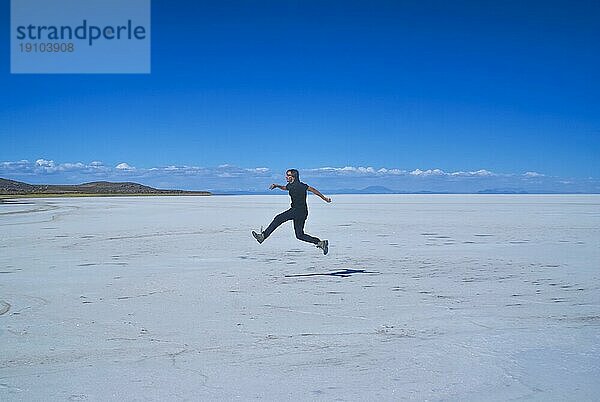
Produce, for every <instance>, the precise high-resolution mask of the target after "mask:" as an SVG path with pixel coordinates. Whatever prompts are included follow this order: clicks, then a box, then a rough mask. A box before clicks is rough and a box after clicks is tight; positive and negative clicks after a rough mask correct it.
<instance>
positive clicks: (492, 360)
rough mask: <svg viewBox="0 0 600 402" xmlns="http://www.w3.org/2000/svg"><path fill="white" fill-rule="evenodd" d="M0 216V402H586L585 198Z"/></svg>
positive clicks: (279, 202)
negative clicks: (299, 236)
mask: <svg viewBox="0 0 600 402" xmlns="http://www.w3.org/2000/svg"><path fill="white" fill-rule="evenodd" d="M333 198H334V202H333V203H332V204H325V203H322V202H321V201H320V200H319V199H317V198H316V197H311V199H310V200H309V206H310V211H311V212H310V216H309V219H308V221H307V225H306V231H307V233H309V234H312V235H315V236H318V237H321V238H327V239H329V240H330V253H329V255H327V256H323V255H322V253H320V250H318V249H316V248H315V247H313V246H312V245H309V244H307V243H301V242H299V241H297V240H296V239H295V238H294V235H293V229H292V225H291V223H287V224H285V225H284V226H282V227H280V228H279V229H278V230H277V231H276V232H275V233H274V234H273V235H272V237H271V238H269V239H268V240H267V241H266V242H265V243H263V244H262V245H259V244H258V243H256V241H255V240H254V239H253V238H252V236H251V235H250V230H252V229H259V228H260V225H264V226H265V227H266V225H267V224H268V223H269V222H270V220H271V219H272V217H273V216H274V215H275V214H276V213H279V212H281V211H283V210H285V209H286V208H287V206H288V203H289V198H288V197H287V196H285V195H282V196H228V197H226V196H214V197H140V198H137V197H133V198H129V197H124V198H73V199H36V200H29V201H27V202H28V203H26V204H0V400H3V401H4V400H9V401H12V400H86V399H87V400H165V399H168V400H184V399H187V400H232V399H239V400H247V399H256V398H262V399H267V400H367V399H370V400H402V399H411V400H545V401H546V400H577V401H581V400H594V399H595V400H597V399H598V395H599V393H600V382H599V381H598V378H600V342H599V341H600V292H599V290H600V289H599V287H600V278H599V276H600V269H599V268H600V197H599V196H583V195H582V196H574V195H569V196H546V195H544V196H489V195H488V196H474V195H470V196H459V195H448V196H446V195H424V196H416V195H386V196H367V195H363V196H342V195H340V196H334V197H333Z"/></svg>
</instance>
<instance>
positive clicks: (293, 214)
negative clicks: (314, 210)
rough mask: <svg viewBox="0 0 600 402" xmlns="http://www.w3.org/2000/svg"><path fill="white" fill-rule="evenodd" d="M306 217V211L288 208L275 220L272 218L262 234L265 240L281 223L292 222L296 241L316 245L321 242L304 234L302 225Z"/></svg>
mask: <svg viewBox="0 0 600 402" xmlns="http://www.w3.org/2000/svg"><path fill="white" fill-rule="evenodd" d="M307 217H308V210H306V209H297V208H290V209H288V210H287V211H285V212H282V213H280V214H279V215H277V216H276V217H275V218H273V222H271V224H270V225H269V227H268V228H267V229H266V230H265V231H264V232H263V234H264V235H265V239H266V238H267V237H269V236H270V235H271V233H273V231H274V230H275V229H277V228H278V227H279V226H280V225H281V224H282V223H284V222H287V221H291V220H293V221H294V231H295V232H296V238H297V239H298V240H302V241H305V242H308V243H313V244H317V243H318V242H320V241H321V240H319V239H318V238H316V237H312V236H310V235H308V234H306V233H304V223H305V222H306V218H307Z"/></svg>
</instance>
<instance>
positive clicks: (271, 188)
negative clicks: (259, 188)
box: [269, 183, 287, 190]
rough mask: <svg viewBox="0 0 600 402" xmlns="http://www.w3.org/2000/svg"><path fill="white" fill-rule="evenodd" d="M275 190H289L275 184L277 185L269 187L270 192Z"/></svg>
mask: <svg viewBox="0 0 600 402" xmlns="http://www.w3.org/2000/svg"><path fill="white" fill-rule="evenodd" d="M274 188H278V189H280V190H287V188H285V186H282V185H280V184H275V183H273V184H271V186H270V187H269V190H273V189H274Z"/></svg>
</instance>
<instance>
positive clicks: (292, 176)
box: [285, 169, 300, 183]
mask: <svg viewBox="0 0 600 402" xmlns="http://www.w3.org/2000/svg"><path fill="white" fill-rule="evenodd" d="M285 179H286V180H287V182H288V183H292V182H293V181H300V173H298V171H297V170H296V169H288V170H287V171H286V172H285Z"/></svg>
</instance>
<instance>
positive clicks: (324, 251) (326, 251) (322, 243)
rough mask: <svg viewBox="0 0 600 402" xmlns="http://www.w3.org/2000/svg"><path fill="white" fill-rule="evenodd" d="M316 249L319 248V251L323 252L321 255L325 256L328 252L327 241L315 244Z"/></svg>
mask: <svg viewBox="0 0 600 402" xmlns="http://www.w3.org/2000/svg"><path fill="white" fill-rule="evenodd" d="M317 248H320V249H321V250H323V254H324V255H327V253H328V252H329V241H328V240H321V241H320V242H318V243H317Z"/></svg>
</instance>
